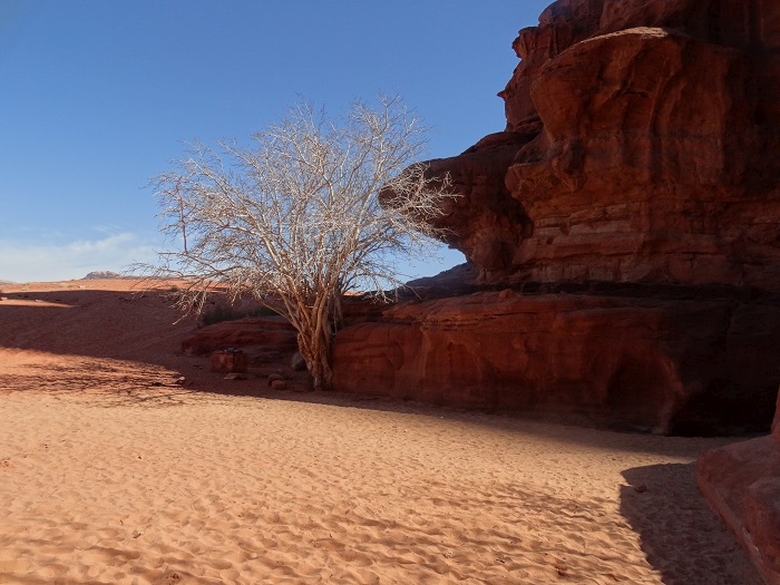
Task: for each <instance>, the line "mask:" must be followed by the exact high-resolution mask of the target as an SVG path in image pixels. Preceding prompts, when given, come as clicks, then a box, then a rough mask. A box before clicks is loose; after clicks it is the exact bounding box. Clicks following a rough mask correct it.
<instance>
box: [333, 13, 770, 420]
mask: <svg viewBox="0 0 780 585" xmlns="http://www.w3.org/2000/svg"><path fill="white" fill-rule="evenodd" d="M512 46H513V48H514V50H515V52H516V54H517V56H518V57H519V58H520V59H521V61H520V63H519V64H518V66H517V68H516V69H515V71H514V74H513V75H512V77H511V79H510V81H509V83H508V84H507V86H506V88H505V89H504V90H503V91H501V92H500V94H499V95H500V96H501V97H502V98H503V100H504V104H505V112H506V119H507V124H506V127H505V128H504V130H503V131H502V132H498V133H494V134H490V135H488V136H486V137H485V138H484V139H482V140H480V141H479V142H478V143H477V144H476V145H474V146H473V147H471V148H469V149H467V150H466V151H465V152H463V153H462V154H460V155H459V156H454V157H451V158H446V159H437V160H433V161H429V165H430V166H429V171H428V172H429V173H430V174H431V176H441V175H442V174H443V173H449V174H450V175H451V176H452V179H453V185H454V189H455V190H456V191H457V192H458V193H459V194H460V195H461V197H460V198H457V199H455V200H454V201H453V202H452V203H450V204H449V205H450V206H449V207H448V208H447V209H446V210H445V211H446V213H445V215H444V216H443V217H441V218H439V219H437V220H436V221H437V222H438V224H439V226H440V227H445V228H449V230H450V231H449V233H448V236H447V238H448V243H449V244H450V245H452V246H454V247H456V248H458V249H459V250H461V251H462V252H463V253H464V254H465V255H466V257H467V259H468V266H467V267H466V268H464V269H462V270H458V271H454V272H451V273H450V274H449V275H448V276H447V277H446V281H447V282H446V285H444V286H442V285H441V283H439V284H437V281H436V279H432V280H431V279H429V280H427V281H425V282H424V283H419V284H420V289H419V290H420V291H421V297H422V298H423V299H428V300H427V301H426V302H419V303H407V304H404V305H402V306H398V307H396V308H394V309H391V310H389V311H387V312H385V313H384V315H382V316H379V315H373V316H370V317H369V318H367V319H364V322H363V323H362V324H360V325H354V326H350V327H347V328H346V329H344V330H342V331H341V332H340V333H339V334H338V335H337V338H336V344H335V348H334V359H335V361H336V363H335V372H334V373H335V381H336V386H337V387H338V388H340V389H348V390H353V391H361V392H364V391H372V392H376V393H379V394H388V395H394V396H404V397H409V398H414V399H420V400H425V401H431V402H441V403H447V404H452V405H458V406H475V407H488V408H493V407H500V408H512V409H518V410H549V411H569V412H579V413H586V414H588V415H589V416H592V417H593V418H598V419H601V420H608V421H614V422H615V423H622V424H624V425H627V426H634V427H639V428H653V429H657V430H661V431H669V432H687V433H694V432H702V433H706V434H709V433H717V432H733V431H736V430H739V429H745V428H764V429H766V428H768V425H769V423H770V421H771V417H772V409H773V404H774V393H775V392H776V389H777V387H778V385H780V370H778V368H777V366H776V363H777V357H776V356H777V355H778V352H779V351H780V334H779V333H778V332H779V331H780V302H779V301H778V300H777V298H775V297H773V295H776V294H777V293H778V292H780V228H779V227H778V226H780V156H778V154H780V101H779V100H777V99H776V96H777V95H780V3H778V2H772V1H769V0H559V1H558V2H554V3H553V4H551V5H550V6H549V7H548V8H547V9H546V10H545V11H544V12H543V13H542V15H541V16H540V18H539V24H538V26H534V27H528V28H526V29H523V30H521V31H520V33H519V36H518V37H517V39H516V40H515V41H514V43H513V45H512ZM383 195H384V196H386V197H392V194H383ZM454 276H456V277H460V278H461V284H460V285H457V284H454V283H453V282H452V281H453V277H454ZM415 285H416V286H417V283H416V284H415ZM567 286H571V287H575V288H576V287H580V288H581V290H579V291H577V292H580V293H583V292H586V293H588V294H578V295H576V296H574V295H571V296H569V297H566V298H562V297H560V296H559V295H555V296H545V295H541V296H536V297H532V298H522V297H518V298H516V297H514V296H513V295H511V294H510V295H509V296H505V297H504V298H498V297H496V296H495V295H494V294H492V293H487V292H482V293H480V294H478V295H477V296H472V297H464V296H462V295H464V294H471V293H473V292H475V291H478V290H480V287H482V290H483V291H486V290H499V289H501V288H510V289H512V290H514V291H515V292H517V293H521V294H522V293H528V292H535V293H542V292H545V291H550V290H557V291H564V290H566V287H567ZM610 286H612V287H615V286H643V287H644V286H646V287H648V288H646V289H643V290H644V291H645V292H636V291H635V292H636V294H634V293H630V292H629V293H627V294H623V295H621V296H620V298H619V299H618V298H616V297H615V295H613V294H611V293H610V294H604V295H602V296H601V297H599V296H598V295H595V294H593V290H590V289H591V288H595V289H599V290H605V291H606V290H608V289H609V287H610ZM665 286H672V287H674V286H679V287H682V288H684V289H685V290H686V291H687V292H686V293H685V295H683V297H676V300H675V299H672V298H670V297H669V296H668V295H666V296H665V295H664V294H661V292H660V291H661V289H662V288H663V287H665ZM448 287H449V288H450V289H451V290H452V291H457V293H454V294H457V295H461V296H460V297H458V298H451V299H447V300H433V299H434V298H435V297H436V296H446V295H447V294H448V293H447V291H446V290H445V289H446V288H448ZM718 287H722V290H725V291H728V292H727V294H725V295H722V296H721V297H719V298H715V297H713V296H712V295H710V293H709V292H707V291H711V290H713V288H718ZM647 291H649V292H647ZM654 291H655V292H654ZM508 294H509V293H508ZM673 296H674V295H673ZM770 297H771V298H770ZM652 299H655V300H652ZM759 299H763V300H759Z"/></svg>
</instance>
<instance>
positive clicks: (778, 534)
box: [696, 394, 780, 585]
mask: <svg viewBox="0 0 780 585" xmlns="http://www.w3.org/2000/svg"><path fill="white" fill-rule="evenodd" d="M696 479H697V481H698V484H699V488H700V489H701V491H702V493H703V494H704V497H705V498H706V499H707V501H708V502H709V504H710V505H711V506H712V507H713V509H714V510H715V511H716V512H717V513H718V514H719V515H720V517H721V518H722V519H723V521H724V522H725V523H726V525H727V526H728V527H729V528H730V529H731V530H732V531H733V532H734V534H735V535H736V537H737V539H738V540H739V541H740V543H741V544H742V546H743V547H744V548H745V550H746V551H747V552H748V554H749V555H750V557H751V558H752V560H753V562H754V564H755V565H756V566H757V567H758V569H759V571H760V572H761V574H762V575H763V577H764V580H765V581H766V582H767V583H768V584H769V585H780V394H778V401H777V410H776V413H775V419H774V423H773V425H772V434H771V435H770V436H768V437H763V438H760V439H753V440H751V441H744V442H742V443H736V444H734V445H728V446H726V447H722V448H720V449H714V450H712V451H708V452H706V453H705V454H704V455H702V456H701V457H700V458H699V460H698V461H697V463H696Z"/></svg>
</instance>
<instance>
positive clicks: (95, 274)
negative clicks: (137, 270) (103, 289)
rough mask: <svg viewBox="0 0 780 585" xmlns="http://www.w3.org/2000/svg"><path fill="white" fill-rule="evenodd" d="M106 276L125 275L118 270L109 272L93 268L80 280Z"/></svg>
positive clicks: (120, 276) (121, 276) (104, 277)
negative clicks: (93, 269)
mask: <svg viewBox="0 0 780 585" xmlns="http://www.w3.org/2000/svg"><path fill="white" fill-rule="evenodd" d="M106 278H125V277H124V276H123V275H121V274H120V273H118V272H111V271H110V270H95V271H93V272H90V273H89V274H87V275H86V276H85V277H84V278H82V279H81V280H99V279H106Z"/></svg>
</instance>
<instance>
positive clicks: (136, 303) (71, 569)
mask: <svg viewBox="0 0 780 585" xmlns="http://www.w3.org/2000/svg"><path fill="white" fill-rule="evenodd" d="M131 284H132V283H131V282H129V281H70V282H67V283H59V284H57V283H55V284H40V285H35V284H31V285H24V286H22V285H15V286H4V287H1V288H2V291H3V292H2V293H0V296H2V298H3V300H0V405H2V406H1V407H0V510H2V513H0V583H3V584H9V583H20V584H22V583H24V584H53V583H68V584H70V583H79V584H87V583H89V584H98V583H101V584H114V583H153V584H173V583H187V584H190V583H193V584H196V583H197V584H206V583H209V584H210V583H246V584H257V583H339V584H341V583H360V584H363V583H490V584H502V583H524V584H525V583H529V584H546V583H593V584H596V583H598V584H612V583H642V584H644V583H648V584H650V583H653V584H658V583H663V584H666V585H672V584H674V585H699V584H701V585H716V584H727V583H729V584H735V585H758V584H759V583H760V580H759V578H758V576H757V574H756V573H755V572H754V571H753V569H752V567H751V566H750V564H749V563H748V561H747V558H746V556H745V555H744V554H743V552H742V551H741V550H740V549H739V548H738V546H737V545H736V542H735V540H734V538H733V537H732V535H731V534H730V533H729V532H727V531H726V530H725V528H724V527H723V526H722V525H721V524H720V522H719V521H718V519H717V518H716V517H715V516H714V514H713V513H712V512H710V510H709V509H708V508H707V506H706V504H705V503H704V501H703V499H702V498H701V496H700V495H699V493H698V491H697V489H696V486H695V482H694V469H693V463H692V462H693V461H694V460H695V458H696V457H697V456H698V454H699V453H700V452H701V451H702V450H704V449H707V448H710V447H714V446H717V445H721V444H724V443H725V442H729V441H728V440H725V441H724V440H721V439H686V438H669V437H657V436H645V435H632V434H621V433H612V432H605V431H599V430H594V429H585V428H579V427H573V426H563V425H555V424H549V423H542V422H538V421H530V420H523V419H518V418H511V417H507V416H501V415H487V414H481V413H465V412H458V411H454V410H442V409H433V408H426V407H422V406H416V405H412V404H404V403H400V402H393V401H385V400H360V399H356V398H350V397H346V396H339V395H336V394H319V393H299V392H295V391H292V390H288V391H282V392H278V391H277V392H274V391H271V390H269V389H268V388H267V385H266V384H265V383H264V380H263V377H262V376H263V374H264V372H257V374H258V375H259V376H260V377H258V378H257V379H250V380H246V381H226V380H223V379H221V377H219V376H218V375H216V374H212V373H210V372H208V368H207V365H206V360H205V359H203V358H192V357H187V356H183V355H180V354H179V353H178V352H177V348H178V344H179V341H180V339H181V337H182V336H183V335H184V334H185V333H186V332H187V331H189V330H191V328H192V326H193V324H192V321H191V320H185V321H183V322H180V323H178V324H175V325H173V324H172V322H173V321H174V320H175V319H176V318H177V317H178V315H176V314H175V313H174V312H173V311H172V310H171V309H170V308H169V307H168V304H167V302H166V299H165V290H166V289H165V287H160V289H159V290H154V291H147V292H145V293H142V292H140V289H139V288H137V287H136V288H135V289H134V290H132V291H128V288H129V287H130V285H131Z"/></svg>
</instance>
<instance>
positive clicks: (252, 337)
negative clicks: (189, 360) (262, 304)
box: [181, 317, 298, 364]
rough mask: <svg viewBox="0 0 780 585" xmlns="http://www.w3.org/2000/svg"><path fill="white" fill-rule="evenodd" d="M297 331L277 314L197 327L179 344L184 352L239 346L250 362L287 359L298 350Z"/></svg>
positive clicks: (209, 351) (204, 353)
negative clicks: (276, 315)
mask: <svg viewBox="0 0 780 585" xmlns="http://www.w3.org/2000/svg"><path fill="white" fill-rule="evenodd" d="M296 335H297V334H296V331H295V329H293V327H292V326H291V325H290V324H289V323H288V322H287V321H285V320H284V319H282V318H280V317H265V318H258V319H240V320H236V321H222V322H220V323H216V324H214V325H209V326H207V327H203V328H202V329H198V330H197V331H195V332H194V333H193V334H192V335H190V336H188V337H186V338H185V339H184V340H183V341H182V344H181V349H182V352H184V353H185V354H187V355H206V354H211V353H212V352H215V351H220V350H225V349H229V348H241V349H242V350H243V351H244V352H245V353H246V355H247V357H248V360H249V363H250V364H261V363H268V362H279V361H287V360H289V356H291V355H292V354H293V353H294V352H295V351H296V349H297V347H298V346H297V343H296Z"/></svg>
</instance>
